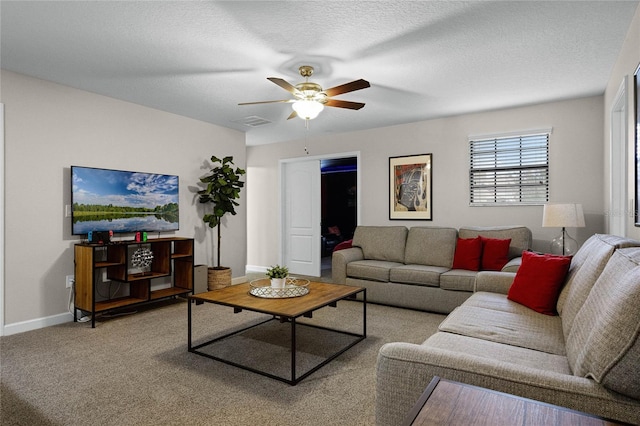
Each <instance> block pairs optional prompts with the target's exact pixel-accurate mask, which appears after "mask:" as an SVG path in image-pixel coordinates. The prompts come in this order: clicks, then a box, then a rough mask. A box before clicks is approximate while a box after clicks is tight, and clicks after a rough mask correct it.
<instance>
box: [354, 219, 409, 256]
mask: <svg viewBox="0 0 640 426" xmlns="http://www.w3.org/2000/svg"><path fill="white" fill-rule="evenodd" d="M406 242H407V228H406V227H404V226H358V227H357V228H356V230H355V233H354V235H353V242H352V245H353V246H355V247H360V248H361V249H362V252H363V253H364V258H365V259H371V260H387V261H390V262H400V263H402V262H404V250H405V244H406Z"/></svg>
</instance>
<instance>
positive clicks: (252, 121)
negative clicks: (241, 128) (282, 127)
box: [233, 115, 272, 127]
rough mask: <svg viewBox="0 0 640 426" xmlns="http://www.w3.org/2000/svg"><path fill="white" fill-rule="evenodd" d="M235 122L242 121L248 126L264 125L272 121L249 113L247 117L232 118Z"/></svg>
mask: <svg viewBox="0 0 640 426" xmlns="http://www.w3.org/2000/svg"><path fill="white" fill-rule="evenodd" d="M233 121H234V122H235V123H242V124H244V125H245V126H249V127H259V126H264V125H265V124H270V123H272V122H271V121H269V120H267V119H266V118H262V117H258V116H257V115H250V116H249V117H244V118H241V119H239V120H233Z"/></svg>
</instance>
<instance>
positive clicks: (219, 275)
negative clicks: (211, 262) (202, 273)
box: [207, 266, 231, 291]
mask: <svg viewBox="0 0 640 426" xmlns="http://www.w3.org/2000/svg"><path fill="white" fill-rule="evenodd" d="M230 285H231V268H227V267H224V266H216V267H215V268H209V269H208V274H207V288H208V289H209V291H211V290H215V289H218V288H225V287H228V286H230Z"/></svg>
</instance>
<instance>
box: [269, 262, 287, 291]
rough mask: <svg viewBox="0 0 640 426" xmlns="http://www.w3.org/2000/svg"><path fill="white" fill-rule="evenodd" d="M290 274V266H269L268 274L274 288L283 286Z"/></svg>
mask: <svg viewBox="0 0 640 426" xmlns="http://www.w3.org/2000/svg"><path fill="white" fill-rule="evenodd" d="M288 275H289V268H287V267H286V266H280V265H275V266H272V267H270V268H267V276H268V277H269V278H271V287H273V288H283V287H284V286H285V281H286V280H287V276H288Z"/></svg>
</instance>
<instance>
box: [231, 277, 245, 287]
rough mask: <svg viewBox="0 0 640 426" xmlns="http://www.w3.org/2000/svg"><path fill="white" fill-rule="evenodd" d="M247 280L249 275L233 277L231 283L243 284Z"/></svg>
mask: <svg viewBox="0 0 640 426" xmlns="http://www.w3.org/2000/svg"><path fill="white" fill-rule="evenodd" d="M246 282H247V277H246V276H244V277H235V278H232V279H231V285H236V284H242V283H246Z"/></svg>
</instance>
